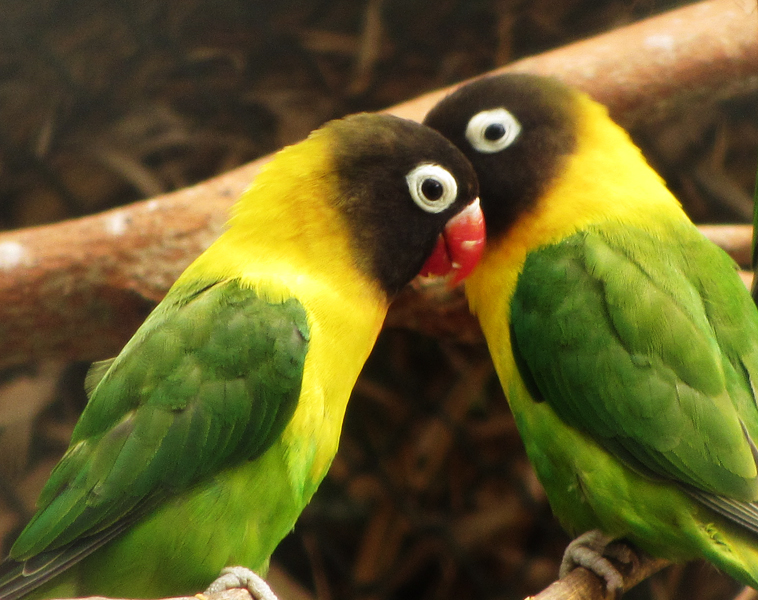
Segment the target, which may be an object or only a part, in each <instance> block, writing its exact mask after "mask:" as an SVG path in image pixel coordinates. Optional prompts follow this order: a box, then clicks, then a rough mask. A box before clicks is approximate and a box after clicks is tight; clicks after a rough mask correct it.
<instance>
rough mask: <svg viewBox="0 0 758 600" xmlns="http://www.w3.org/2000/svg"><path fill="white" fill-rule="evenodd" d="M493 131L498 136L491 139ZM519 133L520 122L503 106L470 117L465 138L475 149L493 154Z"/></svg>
mask: <svg viewBox="0 0 758 600" xmlns="http://www.w3.org/2000/svg"><path fill="white" fill-rule="evenodd" d="M493 126H494V128H493ZM490 128H493V129H490ZM488 129H490V137H487V130H488ZM493 133H495V134H496V135H497V136H498V137H495V138H494V139H493V138H492V134H493ZM519 133H521V124H520V123H519V122H518V120H516V117H514V116H513V115H512V114H511V113H510V112H508V111H507V110H505V109H504V108H493V109H491V110H483V111H482V112H480V113H477V114H475V115H474V116H473V117H471V120H469V122H468V125H467V126H466V139H467V140H468V141H469V143H470V144H471V145H472V146H473V147H474V148H475V149H476V150H479V152H484V153H485V154H494V153H495V152H500V151H501V150H503V149H504V148H507V147H508V146H510V145H511V144H512V143H513V142H514V141H515V140H516V138H517V137H518V136H519Z"/></svg>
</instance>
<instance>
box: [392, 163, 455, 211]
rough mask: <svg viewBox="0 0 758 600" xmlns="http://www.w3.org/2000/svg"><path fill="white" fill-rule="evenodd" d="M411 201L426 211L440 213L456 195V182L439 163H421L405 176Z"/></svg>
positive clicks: (453, 200)
mask: <svg viewBox="0 0 758 600" xmlns="http://www.w3.org/2000/svg"><path fill="white" fill-rule="evenodd" d="M405 181H406V182H407V183H408V190H409V191H410V192H411V198H413V201H414V202H415V203H416V204H417V205H418V206H420V207H421V209H422V210H424V211H426V212H428V213H440V212H442V211H443V210H445V209H446V208H447V207H449V206H450V205H451V204H452V203H453V202H455V199H456V198H457V197H458V182H456V181H455V177H453V176H452V175H451V174H450V171H448V170H447V169H445V168H443V167H440V166H439V165H431V164H428V163H426V164H421V165H418V166H417V167H416V168H415V169H413V170H412V171H411V172H410V173H408V174H407V175H406V176H405Z"/></svg>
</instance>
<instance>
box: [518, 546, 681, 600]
mask: <svg viewBox="0 0 758 600" xmlns="http://www.w3.org/2000/svg"><path fill="white" fill-rule="evenodd" d="M630 550H631V548H630ZM633 555H634V559H633V560H632V562H631V563H629V564H628V565H624V564H621V563H618V562H616V561H613V564H614V566H616V568H617V569H618V570H619V572H620V573H621V575H622V576H623V577H624V591H625V592H626V591H628V590H630V589H631V588H633V587H634V586H635V585H637V584H638V583H640V582H641V581H643V580H644V579H647V578H648V577H650V576H651V575H652V574H654V573H657V572H658V571H660V570H661V569H663V568H664V567H667V566H668V565H670V564H671V563H670V562H669V561H667V560H664V559H662V558H651V557H650V556H647V555H645V554H642V553H637V552H633ZM612 598H613V596H612V594H610V593H608V592H607V590H606V588H605V582H604V581H603V580H602V579H601V578H599V577H598V576H597V575H595V574H594V573H592V572H591V571H588V570H587V569H585V568H584V567H578V568H576V569H574V570H573V571H571V573H569V574H568V575H566V576H565V577H564V578H563V579H559V580H558V581H554V582H553V583H551V584H550V585H549V586H548V587H546V588H545V589H544V590H542V591H541V592H540V593H539V594H537V595H536V596H529V598H527V599H526V600H610V599H612Z"/></svg>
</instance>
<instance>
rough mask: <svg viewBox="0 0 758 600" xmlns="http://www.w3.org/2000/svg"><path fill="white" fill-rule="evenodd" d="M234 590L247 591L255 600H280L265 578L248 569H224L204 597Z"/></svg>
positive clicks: (204, 593)
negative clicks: (241, 589)
mask: <svg viewBox="0 0 758 600" xmlns="http://www.w3.org/2000/svg"><path fill="white" fill-rule="evenodd" d="M234 588H243V589H246V590H247V591H248V592H250V595H251V596H252V597H253V598H254V599H255V600H279V599H278V598H277V597H276V594H274V592H273V591H272V590H271V588H270V587H269V585H268V584H267V583H266V582H265V581H264V580H263V578H262V577H260V576H258V575H256V574H255V573H253V572H252V571H251V570H250V569H248V568H246V567H226V568H224V569H223V570H222V571H221V575H220V576H219V578H218V579H216V581H214V582H213V583H211V584H210V585H209V586H208V589H206V590H205V591H204V592H203V594H202V596H203V597H206V596H208V595H209V594H217V593H219V592H225V591H226V590H231V589H234Z"/></svg>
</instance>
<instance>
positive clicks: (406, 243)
mask: <svg viewBox="0 0 758 600" xmlns="http://www.w3.org/2000/svg"><path fill="white" fill-rule="evenodd" d="M327 128H328V129H329V130H331V132H332V134H333V135H334V136H336V139H337V143H335V144H332V145H331V147H332V149H333V151H334V162H335V166H336V169H337V173H338V181H339V185H340V188H341V193H340V194H339V195H338V198H337V199H336V200H335V201H336V202H337V203H338V207H337V208H338V210H339V212H340V213H341V214H343V215H344V216H345V219H346V223H347V225H348V227H349V229H350V232H351V238H352V243H353V247H354V249H355V255H356V256H357V257H358V260H359V262H360V263H361V267H362V268H363V269H364V270H365V271H367V272H369V273H370V274H371V275H372V276H373V277H374V278H376V279H377V280H378V281H379V283H380V285H381V286H382V288H383V289H384V290H385V291H386V292H387V294H388V295H389V296H390V297H391V296H393V295H394V294H396V293H397V292H398V291H399V290H400V288H402V287H403V286H404V285H405V284H407V283H408V282H409V281H410V280H411V279H413V278H414V277H415V276H416V275H417V274H418V273H419V271H420V270H421V267H422V266H423V264H424V262H425V261H426V259H427V258H428V257H429V255H430V254H431V252H432V249H433V248H434V246H435V244H436V242H437V238H438V237H439V235H440V234H441V233H442V232H443V230H444V229H445V226H446V224H447V223H448V221H449V220H450V219H451V218H452V217H453V216H454V215H457V214H458V213H460V212H461V210H463V209H464V208H465V207H466V206H467V205H469V204H470V203H471V202H472V201H473V200H474V199H475V198H476V197H477V194H478V185H477V180H476V175H475V173H474V169H473V167H472V166H471V164H470V163H469V161H468V160H467V159H466V158H465V157H464V156H463V154H462V153H461V152H460V151H459V150H458V149H457V148H456V147H455V146H454V145H453V144H451V143H450V142H449V141H448V140H446V139H445V138H444V137H443V136H442V135H440V134H439V133H438V132H436V131H434V130H433V129H430V128H429V127H425V126H423V125H421V124H420V123H415V122H413V121H408V120H405V119H400V118H398V117H393V116H389V115H377V114H358V115H352V116H350V117H347V118H344V119H340V120H338V121H332V122H331V123H330V124H328V125H327ZM477 210H478V209H477ZM482 235H483V232H482Z"/></svg>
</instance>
